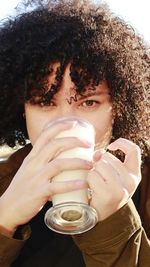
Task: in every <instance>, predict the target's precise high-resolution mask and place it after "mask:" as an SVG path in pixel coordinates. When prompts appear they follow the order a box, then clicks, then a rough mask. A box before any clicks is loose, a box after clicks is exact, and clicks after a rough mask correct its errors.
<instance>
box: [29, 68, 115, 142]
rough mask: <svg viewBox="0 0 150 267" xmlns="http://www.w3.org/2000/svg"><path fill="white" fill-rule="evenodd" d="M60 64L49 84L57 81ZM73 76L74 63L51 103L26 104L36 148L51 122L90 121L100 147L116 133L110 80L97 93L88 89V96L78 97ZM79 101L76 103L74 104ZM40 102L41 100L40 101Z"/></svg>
mask: <svg viewBox="0 0 150 267" xmlns="http://www.w3.org/2000/svg"><path fill="white" fill-rule="evenodd" d="M58 66H59V64H58V63H55V64H54V66H53V73H52V74H51V75H50V76H49V79H48V81H49V84H52V83H54V82H55V75H56V70H57V67H58ZM73 88H74V84H73V82H72V80H71V77H70V64H68V65H67V67H66V69H65V72H64V76H63V80H62V83H61V87H60V90H59V91H58V93H57V94H55V95H54V97H53V99H52V100H51V103H49V104H45V103H43V102H42V100H41V103H38V104H31V103H26V104H25V116H26V124H27V131H28V135H29V139H30V141H31V143H32V145H34V143H35V141H36V139H37V138H38V136H39V135H40V133H41V131H42V130H43V128H44V127H45V126H46V125H47V124H48V123H49V122H50V121H51V120H55V119H57V118H61V117H66V116H76V117H79V118H84V119H86V120H88V121H89V122H90V123H91V124H92V125H93V126H94V128H95V131H96V144H97V143H99V144H100V147H104V146H106V145H107V144H108V143H109V141H110V138H111V132H112V121H113V116H112V103H111V98H110V95H109V88H108V85H107V82H106V81H103V82H102V83H100V84H99V85H98V86H97V87H96V90H91V91H90V90H88V88H87V90H86V92H85V93H84V96H82V97H81V96H80V95H77V96H76V92H75V90H74V89H73ZM74 99H76V101H74ZM38 102H39V101H38Z"/></svg>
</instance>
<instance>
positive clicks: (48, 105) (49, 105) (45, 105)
mask: <svg viewBox="0 0 150 267" xmlns="http://www.w3.org/2000/svg"><path fill="white" fill-rule="evenodd" d="M38 104H39V106H40V107H52V106H54V103H53V102H49V101H45V100H44V101H43V100H41V101H40V102H39V103H38Z"/></svg>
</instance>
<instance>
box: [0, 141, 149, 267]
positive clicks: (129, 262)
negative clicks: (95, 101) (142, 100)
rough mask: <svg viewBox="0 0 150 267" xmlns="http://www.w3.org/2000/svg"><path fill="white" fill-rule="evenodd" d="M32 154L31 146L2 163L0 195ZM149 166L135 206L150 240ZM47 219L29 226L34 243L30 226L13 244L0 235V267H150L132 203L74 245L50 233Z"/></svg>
mask: <svg viewBox="0 0 150 267" xmlns="http://www.w3.org/2000/svg"><path fill="white" fill-rule="evenodd" d="M29 151H30V146H27V147H26V148H24V149H21V150H19V151H17V152H16V153H15V154H13V155H12V156H11V157H10V158H9V160H7V161H6V162H3V163H0V194H2V193H3V192H4V191H5V190H6V189H7V187H8V185H9V183H10V182H11V180H12V178H13V177H14V175H15V173H16V171H17V169H18V168H19V167H20V165H21V163H22V161H23V159H24V158H25V156H26V155H27V154H28V152H29ZM149 163H150V162H149V159H147V160H146V164H145V167H144V168H143V170H142V172H143V179H142V182H141V184H140V187H139V190H138V194H137V197H136V202H137V205H138V206H139V207H138V211H139V213H140V216H141V219H142V223H143V226H144V228H145V230H146V232H147V236H148V237H149V238H150V164H149ZM139 196H140V198H139ZM46 208H47V207H46ZM42 212H43V214H44V213H45V210H44V209H43V211H42ZM43 214H38V215H37V216H36V218H34V219H33V220H32V221H31V222H30V225H31V229H32V235H31V237H30V238H29V236H30V227H29V226H22V227H21V228H20V229H19V230H18V232H17V233H16V234H15V236H14V238H12V239H11V238H7V237H5V236H3V235H0V267H8V266H14V267H31V266H32V267H38V266H39V267H42V266H44V267H48V266H49V267H50V266H52V267H70V266H72V267H74V266H76V267H83V266H86V267H135V266H138V267H150V241H149V240H148V238H147V236H146V234H145V231H144V229H143V227H142V226H141V220H140V217H139V215H138V213H137V210H136V208H135V206H134V204H133V202H132V200H130V201H129V202H128V204H127V205H125V206H124V207H123V208H121V209H120V210H119V211H118V212H116V213H115V214H113V215H112V216H110V217H109V218H107V219H106V220H104V221H102V222H100V223H98V224H97V225H96V226H95V227H94V228H93V229H92V230H90V231H88V232H86V233H84V234H81V235H76V236H74V237H73V239H74V242H73V240H72V238H71V237H69V236H66V235H58V234H56V233H53V232H51V231H50V230H49V229H48V228H46V226H45V225H44V222H43V217H42V216H43ZM41 218H42V221H41ZM44 227H45V228H44ZM76 245H77V246H76ZM79 249H80V250H79ZM81 252H82V253H81ZM19 254H20V255H19ZM82 255H83V256H82ZM83 258H84V260H83ZM15 259H16V261H15Z"/></svg>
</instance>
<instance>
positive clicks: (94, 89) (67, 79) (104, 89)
mask: <svg viewBox="0 0 150 267" xmlns="http://www.w3.org/2000/svg"><path fill="white" fill-rule="evenodd" d="M59 68H60V63H59V62H56V63H53V64H52V65H51V66H50V69H51V74H50V75H49V77H48V83H49V89H48V91H51V85H53V84H55V83H57V73H58V71H59ZM76 71H77V72H78V75H79V76H80V73H81V72H82V68H81V67H78V68H77V69H76ZM77 89H78V88H77V85H75V83H74V81H73V80H72V76H71V63H68V64H67V65H66V67H65V69H64V72H63V75H62V81H61V86H60V90H59V91H58V92H57V95H59V94H62V91H63V92H64V93H65V94H66V95H68V94H69V95H70V94H79V92H77ZM48 91H47V92H48ZM108 92H109V88H108V84H107V81H106V80H103V81H101V82H99V84H98V85H97V86H93V83H92V79H91V80H90V81H89V83H88V84H87V85H86V87H85V88H84V91H83V92H82V93H81V95H95V94H98V93H108Z"/></svg>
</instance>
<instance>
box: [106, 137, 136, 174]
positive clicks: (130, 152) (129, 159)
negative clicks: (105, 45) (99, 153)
mask: <svg viewBox="0 0 150 267" xmlns="http://www.w3.org/2000/svg"><path fill="white" fill-rule="evenodd" d="M108 149H110V150H113V151H114V150H117V149H120V150H122V151H123V152H124V153H125V161H124V163H125V165H126V166H127V168H129V169H130V170H131V171H132V172H133V173H135V174H136V175H139V173H140V171H141V170H140V169H141V151H140V148H139V146H137V145H136V144H134V143H133V142H131V141H129V140H127V139H124V138H119V139H117V140H116V141H115V142H113V143H111V144H110V145H109V146H108Z"/></svg>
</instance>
